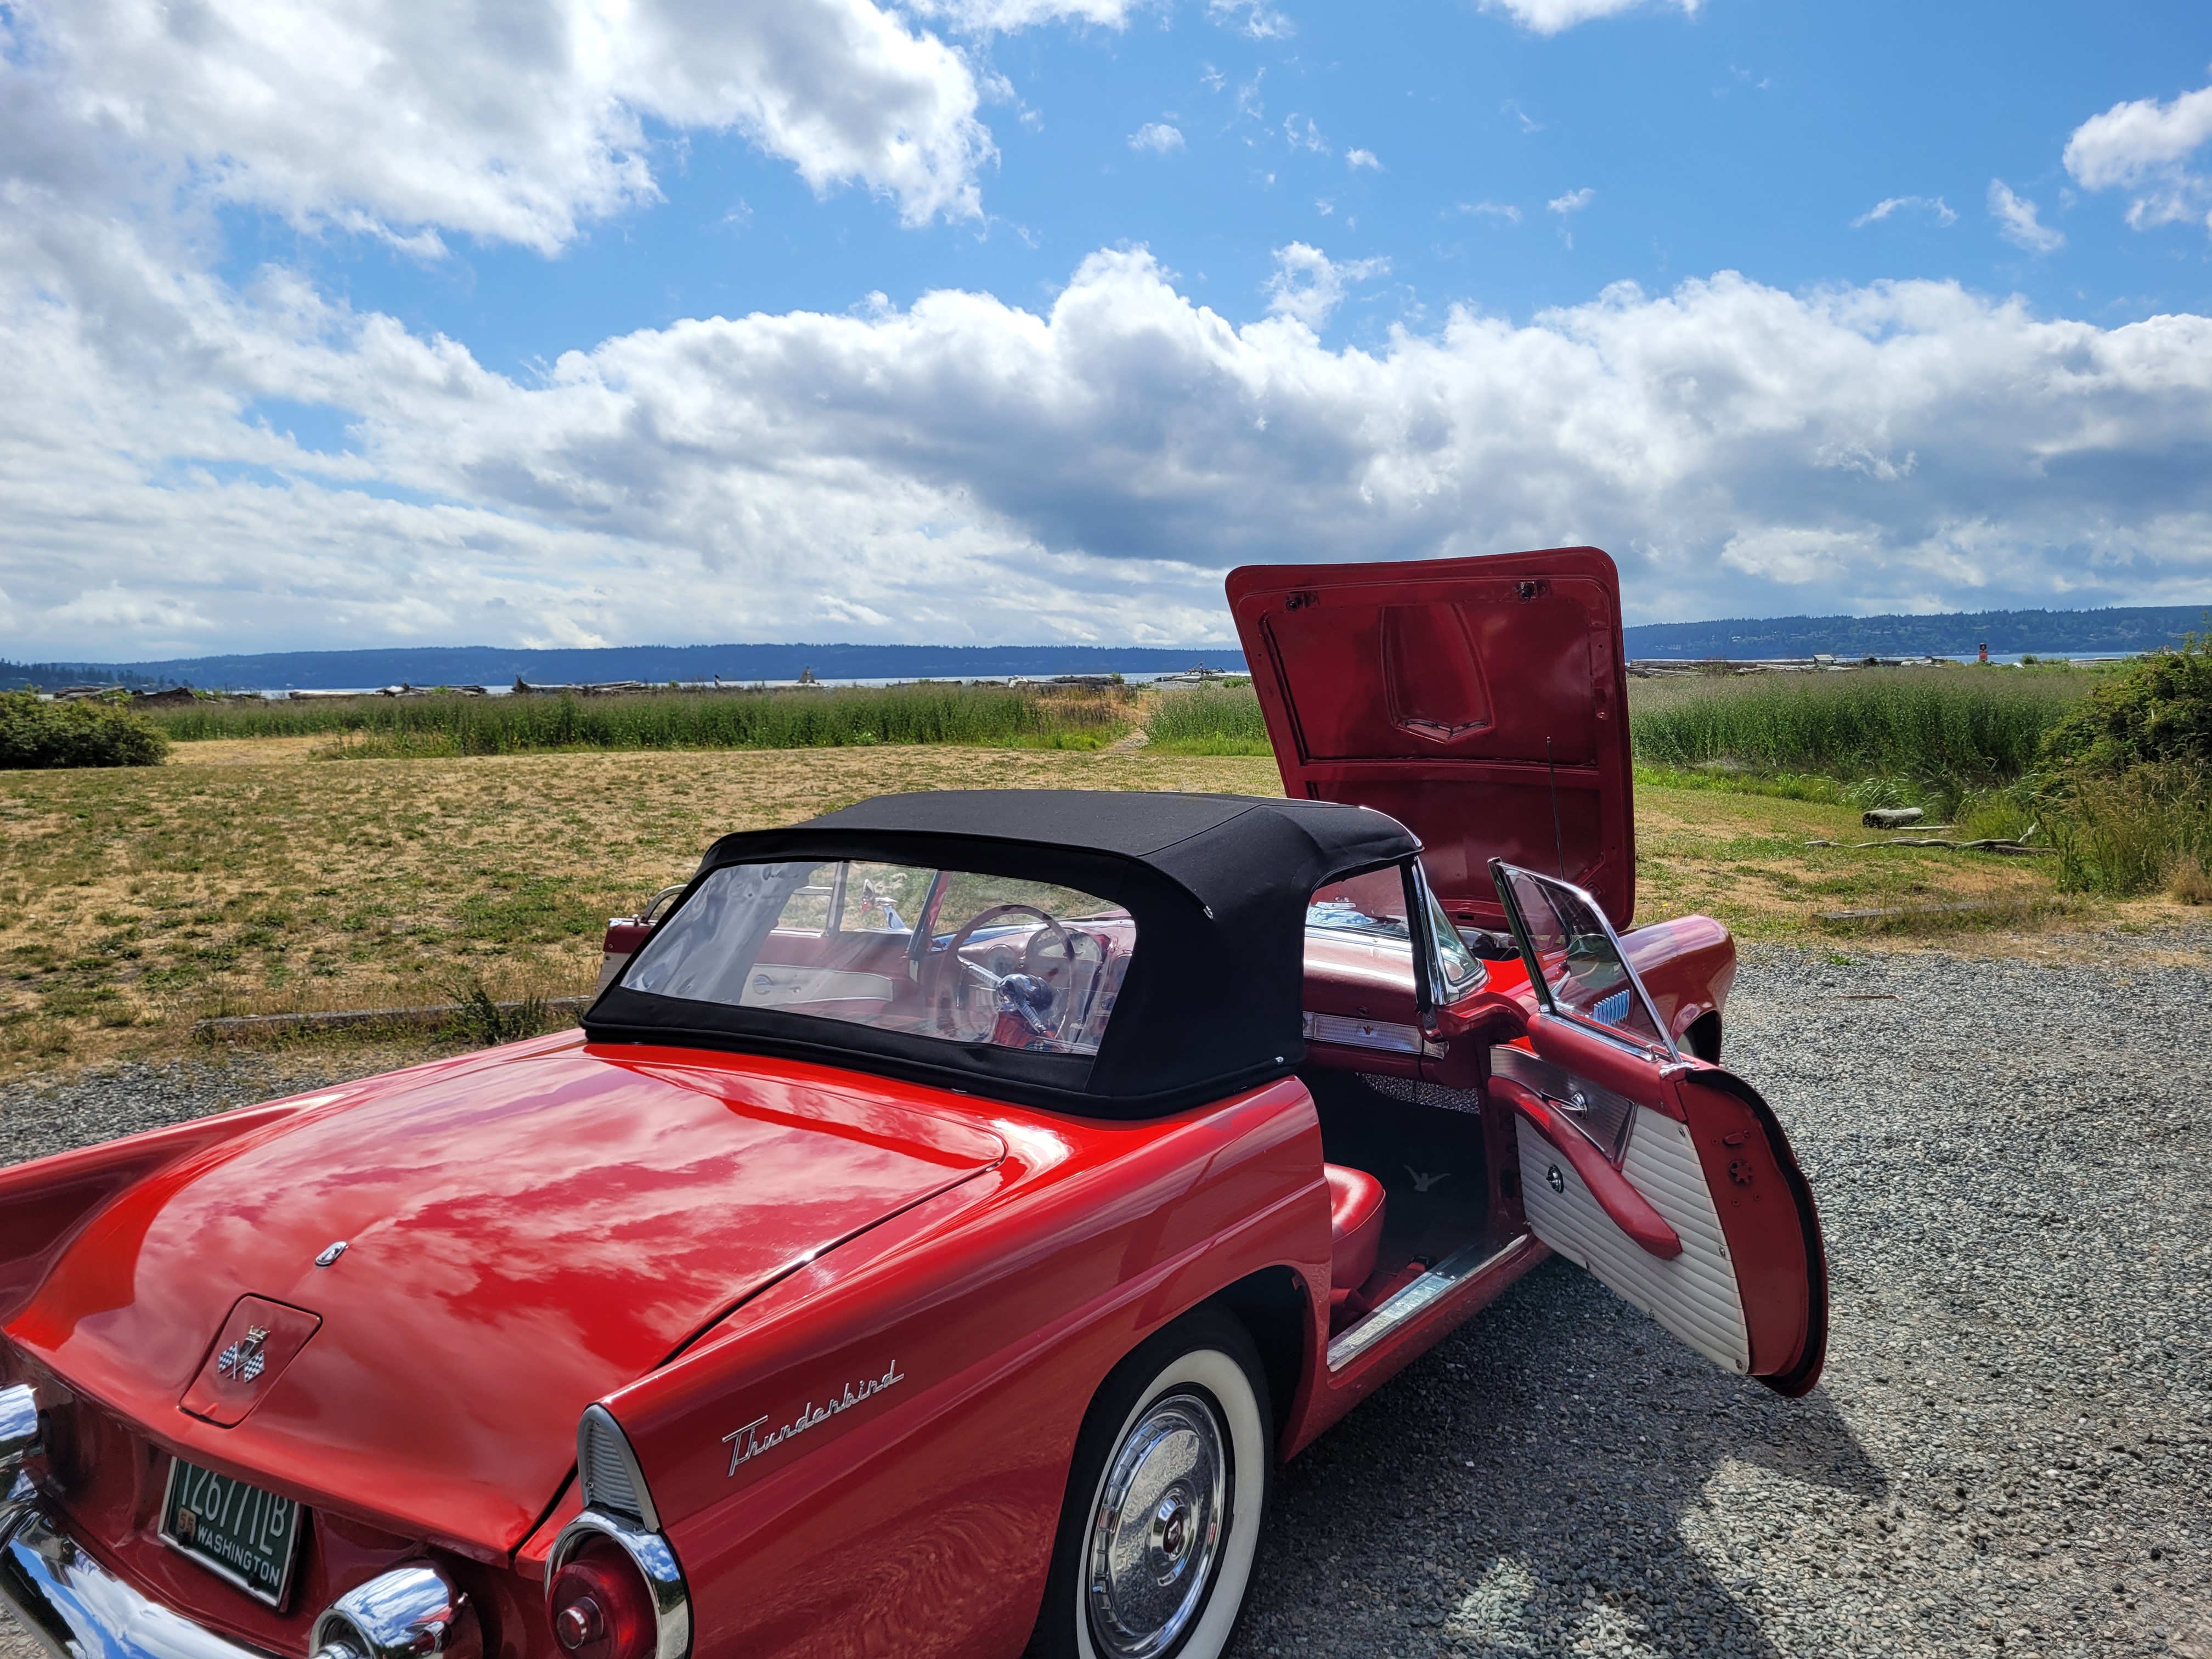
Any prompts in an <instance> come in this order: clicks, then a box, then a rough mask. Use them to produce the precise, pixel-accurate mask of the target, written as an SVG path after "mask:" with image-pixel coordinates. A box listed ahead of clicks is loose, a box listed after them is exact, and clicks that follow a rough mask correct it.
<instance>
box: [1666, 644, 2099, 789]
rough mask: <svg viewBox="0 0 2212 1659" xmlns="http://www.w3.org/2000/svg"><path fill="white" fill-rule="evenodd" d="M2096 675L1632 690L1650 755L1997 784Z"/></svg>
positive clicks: (1874, 671) (1961, 672)
mask: <svg viewBox="0 0 2212 1659" xmlns="http://www.w3.org/2000/svg"><path fill="white" fill-rule="evenodd" d="M2091 683H2092V677H2091V676H2090V675H2089V674H2087V673H2085V672H2080V671H2072V670H2067V669H2014V668H1987V669H1984V668H1978V667H1971V668H1970V667H1960V668H1949V669H1945V668H1862V669H1857V670H1854V671H1851V672H1850V673H1848V674H1759V675H1745V676H1740V677H1730V678H1694V679H1667V680H1645V681H1639V682H1638V683H1636V684H1634V685H1633V687H1632V690H1631V691H1630V696H1629V729H1630V732H1631V733H1632V739H1633V741H1634V744H1635V746H1636V755H1637V758H1638V760H1639V761H1640V762H1642V763H1644V764H1646V765H1649V766H1657V767H1671V768H1676V769H1685V770H1686V769H1692V768H1698V767H1710V766H1712V765H1714V764H1715V763H1734V764H1735V765H1737V766H1740V767H1743V768H1745V769H1748V770H1750V771H1752V772H1753V773H1758V774H1765V775H1777V774H1786V773H1798V774H1807V775H1823V776H1826V777H1831V778H1837V779H1842V780H1847V781H1857V780H1861V779H1865V778H1881V777H1893V778H1901V779H1921V778H1935V777H1939V776H1950V777H1956V778H1961V779H1966V780H1971V781H1975V782H1978V783H1982V784H1984V785H1987V784H1996V783H2002V782H2007V781H2011V780H2012V779H2015V778H2018V777H2021V776H2023V775H2026V774H2027V772H2028V770H2029V769H2031V768H2032V767H2033V765H2034V763H2035V759H2036V752H2037V750H2038V749H2039V746H2040V745H2041V744H2042V742H2043V736H2044V733H2045V732H2047V731H2049V730H2050V729H2051V727H2052V726H2055V725H2057V722H2058V721H2059V720H2060V719H2061V718H2063V716H2064V715H2065V714H2068V713H2069V712H2070V711H2071V710H2072V709H2073V708H2074V706H2075V704H2076V703H2077V702H2080V701H2081V697H2082V696H2084V695H2085V694H2086V693H2087V690H2088V688H2089V685H2090V684H2091Z"/></svg>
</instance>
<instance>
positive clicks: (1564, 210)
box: [1544, 185, 1597, 219]
mask: <svg viewBox="0 0 2212 1659" xmlns="http://www.w3.org/2000/svg"><path fill="white" fill-rule="evenodd" d="M1596 197H1597V192H1596V191H1594V190H1591V189H1590V188H1589V187H1588V186H1587V185H1585V186H1584V187H1583V189H1581V190H1571V191H1568V192H1567V193H1566V194H1565V195H1564V196H1554V197H1553V198H1552V199H1551V200H1550V201H1548V202H1547V203H1545V204H1544V205H1545V207H1546V208H1547V209H1548V210H1551V211H1552V212H1553V213H1556V214H1558V215H1559V216H1560V217H1561V218H1563V219H1564V218H1565V217H1566V216H1567V215H1569V214H1571V213H1580V212H1581V211H1582V210H1583V209H1584V208H1586V207H1588V206H1589V204H1591V202H1593V201H1594V200H1595V199H1596Z"/></svg>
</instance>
